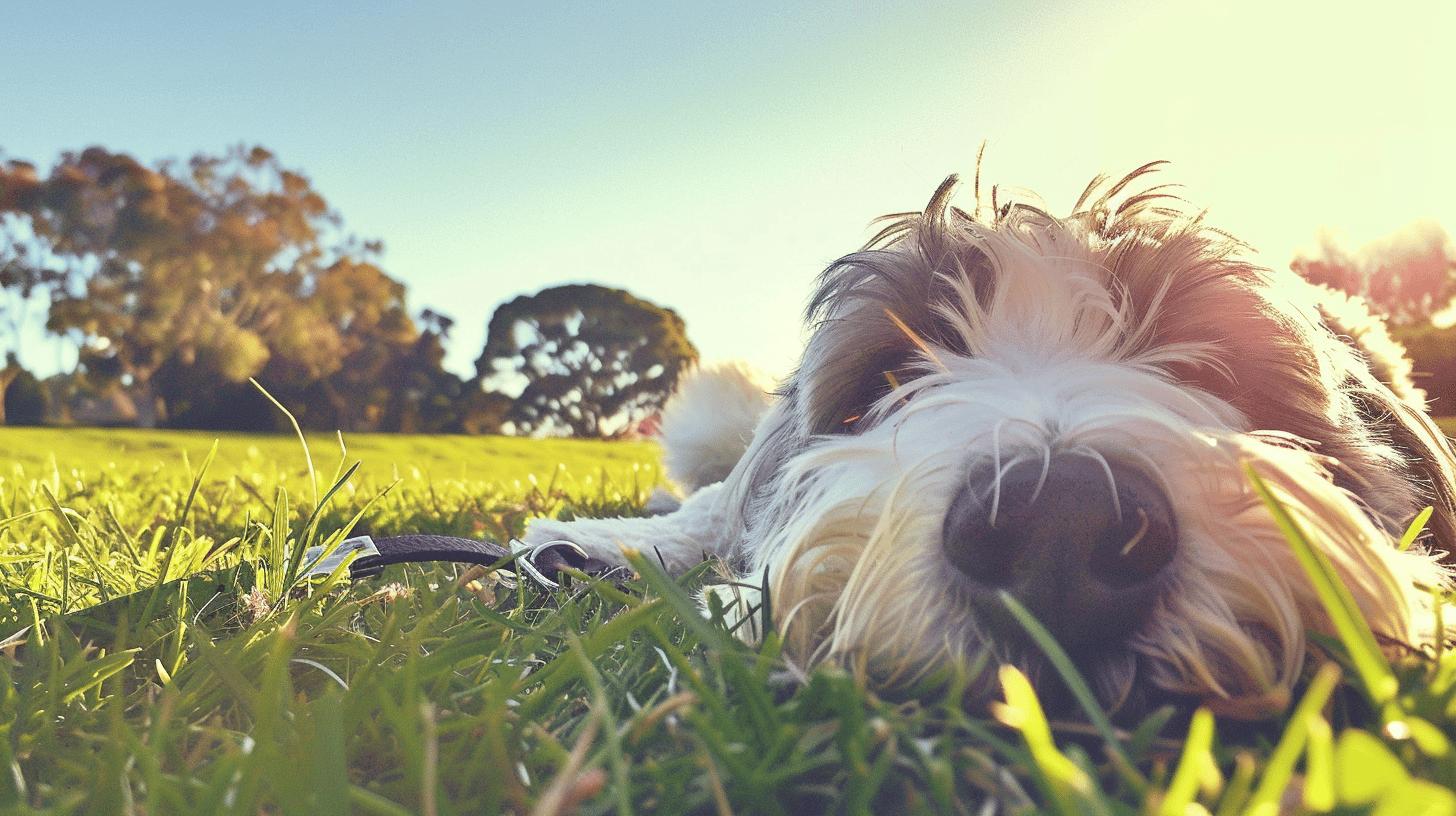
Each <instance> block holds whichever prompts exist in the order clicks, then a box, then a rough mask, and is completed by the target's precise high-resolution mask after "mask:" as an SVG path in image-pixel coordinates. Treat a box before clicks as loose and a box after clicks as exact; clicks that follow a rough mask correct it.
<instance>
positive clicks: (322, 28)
mask: <svg viewBox="0 0 1456 816" xmlns="http://www.w3.org/2000/svg"><path fill="white" fill-rule="evenodd" d="M859 5H860V6H861V7H860V8H858V9H856V10H853V11H846V10H843V9H840V8H836V7H834V6H830V5H805V4H798V5H793V6H791V7H790V6H785V5H758V6H752V5H747V4H715V5H712V6H708V5H696V4H694V5H689V4H662V5H660V6H650V5H645V4H633V5H611V4H592V5H587V4H581V5H579V6H564V7H563V6H554V7H545V6H540V7H538V6H535V5H533V4H511V5H502V6H491V5H486V4H477V3H463V2H457V3H443V2H442V3H421V2H416V3H398V4H394V3H373V2H359V3H347V4H346V3H336V4H319V5H315V6H312V7H310V6H309V5H308V4H304V3H297V2H279V3H251V4H237V5H234V6H227V7H223V6H216V5H211V4H200V3H191V2H189V3H175V4H162V3H135V4H118V3H95V4H69V3H40V2H26V3H12V4H7V5H6V6H5V7H4V8H3V11H0V25H3V28H4V32H5V33H4V34H3V35H0V41H3V50H0V76H4V77H6V78H7V79H6V81H5V82H4V83H3V84H0V148H3V150H4V151H5V153H6V154H8V155H10V156H12V157H22V158H27V159H31V160H33V161H36V162H37V163H39V164H41V165H42V166H46V165H48V164H49V163H50V162H51V161H53V160H54V158H55V157H56V155H57V154H58V153H59V151H61V150H63V149H79V148H82V147H84V146H86V145H88V144H103V145H105V146H107V147H110V148H113V149H119V150H126V151H129V152H132V153H134V154H136V155H137V156H138V157H140V158H142V159H144V160H154V159H159V158H165V157H182V156H186V155H188V154H190V153H192V152H195V151H197V150H209V151H218V150H221V149H223V148H224V147H226V146H228V145H230V144H235V143H238V142H248V143H260V144H263V145H266V146H267V147H269V148H271V149H273V150H274V151H276V152H277V153H278V154H279V155H280V156H281V158H282V159H283V161H284V162H285V163H286V164H287V165H289V166H292V167H296V168H299V169H302V170H303V171H304V172H306V173H307V174H308V175H310V176H311V177H312V178H313V180H314V182H315V184H316V186H317V187H318V188H319V189H320V190H321V191H322V192H323V193H324V194H325V195H326V196H327V197H328V198H329V200H330V201H331V202H332V203H333V204H334V205H335V206H336V207H337V208H338V209H339V211H340V212H341V213H342V214H343V215H344V217H345V219H346V222H347V224H348V225H349V226H350V228H351V229H352V230H353V231H354V232H356V233H358V234H360V235H362V236H366V237H378V238H381V239H383V240H384V242H385V244H386V247H387V253H386V255H385V266H386V268H387V269H388V270H389V271H390V273H391V274H393V275H395V276H397V277H399V278H401V279H402V280H404V281H405V282H406V283H407V284H408V285H409V288H410V299H411V304H412V306H413V307H414V308H415V309H419V308H421V307H425V306H429V307H432V308H435V309H437V310H440V311H443V312H445V313H447V314H450V315H451V316H453V317H455V318H456V320H457V330H456V337H455V342H454V344H453V347H452V350H451V355H450V358H449V365H450V366H451V367H452V368H454V369H456V370H458V371H461V372H462V373H463V372H466V371H468V370H470V368H471V362H472V361H473V360H474V358H475V356H476V355H477V354H478V353H479V350H480V346H481V344H482V342H483V339H484V336H483V335H484V325H485V322H486V320H487V319H488V317H489V315H490V312H491V310H492V309H494V307H495V306H496V305H497V304H498V303H500V302H501V301H503V300H505V299H508V298H510V297H512V296H514V295H516V294H519V293H521V292H524V291H534V290H536V289H539V288H542V287H543V286H547V285H550V284H555V283H561V282H564V281H597V282H602V283H606V284H611V285H618V286H624V287H626V288H628V289H631V290H632V291H634V292H636V293H638V294H640V295H642V296H644V297H647V298H649V299H651V300H654V301H657V302H659V303H662V304H664V305H668V306H672V307H673V308H676V309H677V310H679V311H680V312H681V313H682V314H683V315H684V317H685V318H686V319H687V322H688V328H689V332H690V335H691V336H692V338H693V339H694V341H695V342H697V343H698V345H699V347H700V348H701V349H702V351H703V353H704V356H705V357H706V358H709V359H725V358H745V359H747V360H749V361H750V362H752V363H755V364H756V365H758V366H760V367H762V368H764V369H766V370H767V371H769V372H770V373H772V374H782V373H784V372H786V371H787V369H788V368H789V366H790V365H791V364H792V362H793V359H794V357H795V355H796V353H797V352H798V350H799V345H800V342H801V339H802V334H801V331H800V328H799V324H798V316H799V311H800V309H801V307H802V305H803V303H804V300H805V298H806V296H807V294H808V287H809V285H810V282H811V281H812V278H813V276H814V275H815V273H817V272H818V271H819V269H821V268H822V267H823V266H824V265H825V264H826V263H827V262H828V261H830V260H832V259H833V258H834V257H836V256H838V255H840V254H843V253H845V252H848V251H850V250H853V249H854V248H856V247H857V246H858V245H859V244H860V243H861V242H862V241H863V240H864V239H865V238H866V237H868V234H869V233H868V231H867V230H866V225H867V223H868V222H869V220H870V219H871V218H873V217H874V216H876V215H879V214H882V213H885V212H893V211H898V210H905V209H916V208H918V207H919V206H920V205H921V204H923V203H924V200H925V199H926V198H927V197H928V195H929V194H930V192H931V191H932V190H933V189H934V187H935V185H936V184H937V183H938V182H939V181H940V179H941V178H942V177H944V176H945V175H946V174H947V173H950V172H954V171H960V172H963V173H965V174H966V175H969V174H970V172H972V170H973V166H974V161H975V151H976V148H977V146H978V145H979V144H980V142H981V141H982V140H983V139H985V140H989V142H990V147H989V149H988V152H987V161H986V168H985V174H986V177H987V179H988V180H989V181H994V182H998V183H1001V184H1003V185H1007V186H1017V187H1027V188H1031V189H1034V190H1037V191H1038V192H1040V193H1042V194H1043V196H1044V197H1045V198H1046V199H1047V201H1048V203H1049V205H1050V206H1051V208H1052V210H1053V211H1054V212H1055V211H1060V210H1062V209H1064V208H1065V207H1066V206H1068V205H1070V204H1071V202H1072V200H1073V199H1074V198H1075V195H1076V193H1077V192H1078V191H1080V189H1081V187H1082V186H1083V185H1084V184H1085V183H1086V181H1087V179H1088V178H1090V177H1091V176H1092V175H1094V174H1095V173H1098V172H1101V171H1104V170H1105V171H1112V172H1121V171H1124V170H1127V169H1130V168H1132V167H1134V166H1136V165H1138V164H1141V163H1142V162H1144V161H1147V160H1150V159H1154V158H1167V159H1171V160H1173V161H1174V162H1175V166H1174V168H1173V169H1172V171H1171V172H1170V173H1169V178H1170V180H1176V181H1180V182H1183V183H1185V184H1186V185H1187V186H1188V188H1189V189H1188V191H1187V196H1188V197H1189V198H1190V199H1191V200H1192V201H1194V202H1195V203H1197V204H1199V205H1202V206H1207V207H1209V208H1210V210H1211V214H1210V218H1211V220H1212V221H1213V222H1214V223H1216V224H1220V225H1223V226H1226V227H1228V228H1230V229H1231V230H1233V231H1234V232H1236V233H1238V234H1239V235H1241V236H1242V237H1245V238H1246V239H1248V240H1250V241H1252V242H1253V243H1255V244H1256V245H1257V246H1259V247H1260V248H1261V249H1262V250H1263V251H1264V260H1265V262H1266V263H1268V264H1271V265H1276V264H1277V265H1282V264H1286V263H1287V262H1288V260H1289V255H1290V253H1291V252H1292V251H1293V249H1294V248H1295V247H1298V246H1303V245H1307V244H1311V243H1312V242H1313V239H1314V234H1315V231H1316V230H1317V229H1318V228H1320V227H1321V226H1329V227H1333V228H1335V229H1338V230H1343V231H1345V232H1347V233H1349V234H1350V236H1351V237H1352V238H1353V239H1355V240H1362V239H1367V238H1371V237H1375V236H1376V235H1378V234H1380V233H1381V232H1384V231H1388V230H1391V229H1394V228H1395V227H1398V226H1400V225H1402V224H1404V223H1406V222H1408V221H1411V220H1413V219H1415V218H1418V217H1430V218H1435V219H1437V220H1438V221H1441V222H1443V223H1444V224H1445V225H1446V226H1447V227H1448V228H1450V227H1453V226H1456V195H1453V194H1452V191H1453V190H1456V159H1453V155H1452V145H1453V144H1456V127H1453V123H1456V110H1453V107H1452V105H1451V101H1450V100H1451V98H1452V95H1451V92H1450V88H1449V84H1450V81H1451V79H1452V78H1456V57H1453V56H1452V50H1451V49H1450V43H1451V41H1452V34H1453V32H1456V13H1453V12H1452V11H1451V10H1450V4H1445V8H1443V4H1441V3H1429V4H1401V3H1394V4H1380V5H1379V6H1372V5H1370V4H1358V5H1356V4H1351V6H1350V9H1351V11H1349V12H1346V11H1343V10H1341V9H1339V8H1338V5H1339V4H1328V3H1318V4H1308V5H1306V6H1296V5H1289V4H1278V5H1279V9H1280V10H1279V11H1277V12H1275V11H1270V10H1269V9H1267V8H1264V5H1265V4H1264V3H1262V2H1255V1H1254V0H1247V1H1246V0H1238V2H1231V3H1218V4H1177V3H1166V2H1143V1H1142V0H1125V2H1118V3H1099V4H1072V3H1062V2H1034V3H1020V4H1015V5H1005V6H991V5H983V4H972V3H931V4H902V3H894V4H891V3H885V4H878V5H874V6H871V5H869V4H859ZM1356 11H1358V12H1359V13H1358V14H1357V13H1355V12H1356ZM1377 15H1378V16H1377ZM966 194H967V195H969V191H967V193H966ZM26 356H27V358H29V360H30V361H31V362H32V364H33V365H36V366H38V367H40V368H42V369H45V368H50V367H53V366H54V365H55V354H54V353H53V352H51V351H50V350H49V349H46V348H43V347H40V345H39V344H37V343H31V344H30V347H28V348H27V354H26Z"/></svg>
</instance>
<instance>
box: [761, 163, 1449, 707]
mask: <svg viewBox="0 0 1456 816" xmlns="http://www.w3.org/2000/svg"><path fill="white" fill-rule="evenodd" d="M1136 175H1137V174H1135V176H1136ZM1131 178H1133V177H1129V179H1126V180H1124V181H1123V182H1122V183H1120V184H1117V185H1114V186H1113V187H1112V188H1111V189H1110V190H1108V191H1107V192H1106V193H1105V194H1101V195H1099V194H1098V190H1096V189H1095V186H1094V189H1090V190H1089V195H1088V196H1084V201H1083V202H1079V205H1078V207H1077V212H1076V213H1075V214H1073V215H1072V216H1070V217H1067V218H1064V219H1056V218H1053V217H1051V216H1048V215H1046V214H1045V213H1044V212H1042V211H1041V210H1038V209H1035V208H1033V207H1030V206H1024V205H1023V206H1015V205H1013V206H1008V207H1005V208H1002V209H1000V210H999V211H996V212H994V213H992V214H991V216H990V217H989V218H987V219H978V218H976V217H973V216H971V215H968V214H967V213H964V212H962V211H960V210H958V209H955V208H953V207H950V206H949V205H948V203H947V200H948V197H949V193H950V187H951V184H950V183H949V182H948V183H947V185H945V186H943V187H942V189H941V190H940V191H938V192H937V194H936V196H935V197H934V199H933V200H932V201H931V203H930V205H929V206H928V207H927V209H926V211H925V212H924V213H920V214H916V215H913V216H908V217H905V218H902V219H901V220H899V221H897V222H895V223H894V224H892V225H891V227H890V228H888V229H887V230H886V231H885V232H883V233H882V234H881V236H880V237H879V238H878V239H877V240H876V241H875V242H873V243H872V244H871V245H870V247H868V248H867V249H865V250H863V251H861V252H858V253H855V254H853V255H850V256H847V257H845V258H843V259H841V260H840V261H838V262H836V263H835V264H834V265H833V266H831V267H830V268H829V269H828V270H827V271H826V272H825V273H824V275H823V277H822V279H821V283H820V288H819V291H818V293H817V295H816V296H815V298H814V300H813V303H812V305H811V308H810V317H811V320H812V321H813V323H814V334H813V337H812V339H811V341H810V343H809V346H808V348H807V349H806V352H805V355H804V358H803V361H802V364H801V366H800V368H799V370H798V371H797V372H796V374H795V375H794V376H793V377H792V378H791V380H790V381H789V383H788V385H787V387H786V388H785V398H784V400H783V401H782V402H781V403H780V404H779V406H778V408H777V409H776V411H775V413H774V414H773V415H772V416H771V417H770V419H769V423H770V426H769V427H770V430H769V431H767V432H764V433H761V434H760V438H759V441H758V443H756V444H755V446H754V448H753V449H752V450H750V452H749V461H748V462H747V463H745V464H746V467H747V470H746V471H745V472H746V473H748V474H749V476H750V478H748V479H746V480H745V481H746V484H747V487H746V488H743V501H744V505H745V518H746V519H747V524H748V528H747V538H748V541H749V543H750V546H749V547H748V551H749V552H750V553H751V554H752V557H753V558H754V560H755V562H756V564H755V566H759V567H766V568H767V570H768V574H769V579H770V590H771V593H772V601H773V609H774V612H775V617H776V623H777V626H778V628H779V630H780V631H781V632H782V633H783V634H784V636H785V638H786V643H787V647H788V651H789V654H790V655H791V656H792V657H794V658H795V659H796V660H797V661H799V662H800V663H801V664H803V665H809V664H813V663H817V662H822V661H826V660H828V661H838V662H842V663H845V664H847V665H850V666H853V667H857V668H860V669H863V670H865V671H867V672H869V673H871V674H873V675H874V676H875V677H876V679H877V680H879V681H880V682H888V683H899V682H907V681H910V680H912V679H914V678H916V677H919V676H922V675H923V674H924V673H925V672H927V671H929V670H932V669H934V668H936V667H938V666H940V665H942V664H943V663H944V662H946V661H959V662H962V663H965V664H967V665H971V664H974V663H976V662H977V660H978V657H979V656H980V655H982V654H983V653H986V652H989V654H987V655H986V656H987V657H990V658H992V660H991V665H994V663H995V662H996V660H1009V661H1012V662H1017V663H1020V664H1022V665H1023V666H1024V667H1025V668H1026V669H1027V670H1028V671H1029V672H1030V673H1031V674H1032V676H1033V679H1035V677H1036V675H1037V674H1038V673H1039V672H1040V671H1041V670H1042V666H1041V661H1040V659H1039V658H1038V656H1037V655H1038V652H1037V650H1036V649H1035V647H1031V646H1028V645H1027V641H1026V639H1025V637H1024V630H1023V629H1022V627H1021V626H1020V625H1019V624H1018V623H1017V622H1016V621H1015V619H1014V618H1012V617H1010V616H1009V615H1008V614H1007V612H1006V605H1005V604H1004V602H1003V601H1002V597H1003V594H1002V593H1005V594H1008V595H1010V596H1011V597H1013V598H1015V599H1017V600H1018V601H1020V602H1021V604H1022V605H1024V606H1025V607H1026V608H1027V609H1029V610H1030V611H1031V612H1032V613H1033V614H1034V615H1036V617H1037V618H1038V619H1039V620H1040V621H1041V622H1042V623H1044V624H1045V625H1046V626H1047V627H1049V628H1050V630H1051V631H1052V632H1053V634H1055V635H1056V636H1057V638H1058V640H1059V641H1060V642H1061V643H1062V645H1063V646H1064V647H1065V648H1067V649H1068V650H1069V651H1070V652H1071V653H1072V655H1073V656H1074V657H1075V658H1076V659H1077V661H1078V662H1079V665H1080V667H1081V669H1082V671H1083V672H1084V673H1085V674H1086V676H1087V677H1088V678H1089V680H1091V681H1092V682H1093V684H1094V686H1095V688H1096V689H1097V691H1098V693H1099V694H1100V695H1101V696H1102V698H1103V702H1104V703H1106V704H1108V705H1113V706H1116V705H1118V704H1121V703H1124V702H1125V701H1128V700H1138V701H1150V700H1152V701H1155V700H1157V699H1162V698H1166V697H1168V696H1170V695H1180V696H1182V695H1188V696H1193V697H1196V698H1200V699H1204V700H1209V701H1216V702H1217V705H1219V706H1220V707H1221V710H1223V711H1225V712H1226V713H1230V714H1247V715H1257V714H1260V713H1263V712H1265V711H1267V710H1270V709H1273V708H1277V707H1280V706H1282V704H1283V702H1284V700H1285V698H1286V697H1287V694H1288V691H1289V689H1290V686H1291V684H1292V683H1293V682H1294V680H1295V679H1296V678H1297V676H1298V674H1299V672H1300V670H1301V668H1302V665H1303V661H1304V657H1305V647H1306V642H1307V640H1306V631H1307V630H1316V631H1330V625H1329V622H1328V620H1327V618H1326V615H1325V613H1324V612H1323V610H1322V607H1321V605H1320V603H1319V601H1318V599H1317V598H1316V596H1315V594H1314V592H1313V590H1312V588H1311V586H1310V584H1309V582H1308V581H1307V580H1306V579H1305V577H1304V573H1303V572H1302V570H1301V568H1300V566H1299V564H1298V562H1297V560H1296V557H1295V555H1294V554H1293V552H1292V551H1291V549H1290V547H1289V545H1288V544H1287V542H1286V540H1285V538H1284V536H1283V534H1282V533H1281V532H1280V530H1279V528H1278V526H1277V525H1276V523H1275V521H1274V520H1273V518H1272V517H1271V514H1270V513H1269V512H1268V510H1267V509H1266V508H1265V506H1264V505H1263V504H1262V503H1261V501H1260V500H1259V498H1258V496H1257V495H1256V494H1255V492H1254V490H1253V488H1252V485H1251V484H1250V481H1249V479H1248V478H1247V475H1246V471H1245V468H1246V467H1252V468H1253V470H1255V471H1256V472H1257V473H1258V474H1260V476H1262V478H1263V479H1264V480H1265V481H1266V482H1267V483H1268V484H1269V485H1270V486H1271V488H1272V489H1273V491H1274V492H1275V493H1276V494H1277V496H1278V497H1279V499H1280V500H1281V502H1282V503H1283V504H1284V505H1285V506H1286V507H1287V508H1288V509H1289V511H1290V512H1291V514H1292V515H1293V517H1294V518H1295V519H1296V521H1297V522H1298V524H1299V525H1300V527H1301V528H1302V529H1303V530H1304V532H1305V533H1306V535H1307V536H1308V537H1309V538H1310V540H1311V541H1313V542H1314V543H1315V545H1316V546H1317V547H1318V548H1320V549H1321V550H1322V551H1323V553H1324V554H1325V556H1326V557H1327V558H1328V559H1329V561H1330V562H1331V563H1332V564H1333V565H1334V566H1335V568H1336V569H1337V571H1338V572H1339V574H1340V575H1341V576H1342V578H1343V579H1344V581H1345V582H1346V583H1347V584H1348V586H1349V588H1350V590H1351V592H1352V593H1353V595H1354V597H1355V598H1356V600H1357V602H1358V603H1359V605H1360V608H1361V610H1362V611H1363V612H1364V614H1365V616H1366V618H1367V619H1368V620H1369V622H1370V624H1371V626H1372V628H1373V629H1374V630H1375V631H1376V632H1377V634H1378V635H1379V636H1381V637H1382V638H1384V639H1386V640H1387V641H1388V642H1389V643H1392V644H1394V643H1406V644H1417V643H1420V642H1422V640H1423V639H1426V638H1429V636H1430V627H1432V626H1433V624H1434V621H1433V616H1432V615H1431V614H1430V610H1429V597H1430V596H1429V593H1428V591H1427V589H1426V588H1425V587H1431V586H1438V585H1441V584H1442V583H1443V582H1444V580H1445V578H1444V575H1443V573H1442V571H1441V568H1440V567H1439V565H1438V564H1437V562H1436V561H1435V559H1434V557H1433V556H1431V555H1429V554H1428V553H1426V552H1425V551H1424V550H1423V549H1421V548H1415V549H1412V550H1411V551H1407V552H1402V551H1400V550H1399V549H1398V548H1397V547H1396V546H1395V545H1394V541H1395V537H1397V536H1398V535H1399V534H1400V532H1401V530H1402V529H1403V527H1404V525H1405V524H1406V523H1408V522H1409V521H1410V519H1411V518H1412V517H1413V516H1414V515H1415V513H1416V512H1417V511H1418V510H1419V508H1420V507H1422V506H1424V505H1426V504H1431V503H1435V504H1436V505H1437V511H1438V512H1437V524H1436V527H1435V531H1436V533H1437V534H1441V533H1443V532H1446V531H1449V529H1450V525H1451V515H1450V504H1449V502H1450V498H1451V478H1450V474H1451V468H1450V464H1449V455H1450V454H1449V449H1448V448H1447V447H1446V445H1445V442H1444V439H1443V438H1442V437H1440V435H1439V433H1438V432H1436V431H1435V430H1434V426H1432V425H1431V424H1430V422H1429V420H1427V419H1425V417H1424V415H1423V414H1422V413H1421V411H1420V410H1419V409H1418V408H1416V407H1414V405H1413V404H1412V403H1411V402H1409V401H1407V399H1405V398H1413V395H1412V394H1411V393H1410V389H1409V387H1408V383H1407V382H1404V381H1402V380H1401V378H1402V377H1403V376H1404V374H1405V372H1404V371H1401V370H1400V369H1399V355H1398V354H1388V353H1387V351H1388V349H1384V348H1382V344H1383V343H1388V338H1387V337H1386V335H1385V334H1384V329H1383V327H1382V326H1380V324H1379V322H1378V321H1375V320H1373V319H1371V318H1370V317H1369V315H1368V314H1366V313H1364V312H1363V310H1361V309H1360V307H1359V306H1358V305H1357V304H1352V303H1350V302H1348V301H1345V300H1342V299H1340V298H1337V297H1333V296H1330V295H1329V293H1322V292H1320V291H1318V290H1316V289H1315V288H1314V287H1311V286H1308V285H1307V284H1304V283H1303V282H1301V281H1299V280H1297V279H1295V278H1294V276H1293V275H1292V274H1278V273H1274V272H1270V271H1268V270H1263V269H1260V268H1257V267H1254V266H1252V265H1250V264H1248V263H1246V262H1244V261H1243V260H1241V259H1240V257H1239V254H1240V252H1241V250H1242V247H1240V246H1239V245H1237V244H1236V243H1235V242H1233V241H1231V240H1229V239H1227V238H1226V237H1225V236H1223V235H1222V234H1220V233H1217V232H1214V231H1211V230H1209V229H1207V228H1206V227H1204V226H1203V224H1202V223H1201V222H1200V220H1199V219H1197V218H1189V217H1185V216H1183V215H1181V214H1179V213H1177V212H1174V211H1170V210H1167V209H1164V208H1163V206H1164V205H1165V204H1166V203H1167V202H1166V201H1164V200H1162V199H1160V198H1158V197H1157V196H1155V195H1149V196H1132V197H1128V198H1122V199H1119V197H1118V196H1119V195H1120V193H1121V191H1122V189H1123V188H1124V186H1125V185H1126V184H1127V182H1128V181H1129V180H1131ZM1340 335H1354V336H1355V337H1356V338H1357V339H1358V340H1359V341H1360V342H1355V341H1354V340H1351V339H1350V338H1348V337H1345V338H1343V339H1342V337H1341V336H1340ZM1372 355H1373V357H1372ZM1375 358H1379V360H1377V361H1376V362H1379V363H1380V365H1378V366H1377V369H1380V367H1381V366H1383V365H1385V364H1386V363H1391V361H1394V363H1392V365H1394V368H1391V369H1389V370H1381V372H1380V373H1382V374H1386V375H1388V376H1392V378H1393V379H1394V380H1397V381H1396V382H1393V383H1382V382H1380V381H1379V380H1378V379H1377V377H1376V376H1375V375H1374V374H1372V360H1374V359H1375ZM1407 370H1408V369H1407ZM1392 386H1394V390H1393V389H1392ZM1397 392H1399V393H1397ZM1443 543H1444V542H1443ZM1139 707H1141V706H1139Z"/></svg>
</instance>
